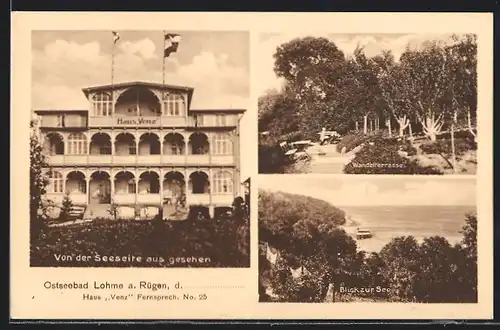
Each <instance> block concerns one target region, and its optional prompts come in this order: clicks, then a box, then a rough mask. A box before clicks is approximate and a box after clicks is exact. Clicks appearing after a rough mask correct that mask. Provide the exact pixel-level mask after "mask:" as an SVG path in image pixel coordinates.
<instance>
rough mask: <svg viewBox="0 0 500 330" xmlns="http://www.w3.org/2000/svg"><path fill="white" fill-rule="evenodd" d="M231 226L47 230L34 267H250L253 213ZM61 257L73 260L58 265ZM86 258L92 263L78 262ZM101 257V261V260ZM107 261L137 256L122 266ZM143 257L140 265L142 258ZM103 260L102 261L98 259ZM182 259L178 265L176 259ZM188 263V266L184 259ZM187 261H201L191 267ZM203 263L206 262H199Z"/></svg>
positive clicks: (104, 224) (34, 252)
mask: <svg viewBox="0 0 500 330" xmlns="http://www.w3.org/2000/svg"><path fill="white" fill-rule="evenodd" d="M234 214H239V216H240V217H242V219H237V217H238V215H234V217H233V219H231V220H229V221H221V222H217V223H216V222H214V221H168V222H166V221H162V220H161V213H159V214H158V215H157V217H156V218H155V219H153V220H151V221H148V220H141V221H136V220H129V221H113V220H108V219H95V220H94V221H93V222H91V223H81V224H73V225H68V226H61V227H48V228H46V229H45V230H44V231H43V232H42V233H41V234H40V235H39V236H38V237H37V238H36V239H35V240H34V241H33V242H32V244H31V247H30V265H31V266H32V267H210V268H213V267H250V231H249V226H250V225H249V221H248V214H247V213H245V212H243V213H242V212H234ZM59 256H70V258H69V259H66V260H62V259H60V260H58V259H57V258H58V257H59ZM82 256H88V259H87V260H85V261H83V260H81V259H80V260H78V259H77V258H81V257H82ZM98 256H100V257H98ZM104 256H108V257H109V256H112V257H127V256H130V257H134V258H135V260H131V259H126V260H121V261H119V262H116V261H108V262H105V261H104V260H103V257H104ZM138 257H140V258H142V260H141V261H138V260H137V258H138ZM99 258H100V260H99ZM176 258H177V261H176V260H175V259H176ZM179 258H184V261H182V260H179ZM187 258H196V260H198V262H196V260H192V261H191V262H186V260H187ZM199 258H203V262H199Z"/></svg>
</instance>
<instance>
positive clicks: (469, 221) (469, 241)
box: [461, 213, 477, 260]
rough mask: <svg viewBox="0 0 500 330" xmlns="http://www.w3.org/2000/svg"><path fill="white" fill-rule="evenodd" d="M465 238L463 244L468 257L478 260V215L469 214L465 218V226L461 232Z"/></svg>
mask: <svg viewBox="0 0 500 330" xmlns="http://www.w3.org/2000/svg"><path fill="white" fill-rule="evenodd" d="M461 233H462V235H463V238H462V241H461V244H462V246H463V248H464V250H465V251H466V253H467V257H468V258H470V259H472V260H477V215H476V214H475V213H469V214H466V216H465V225H464V226H463V227H462V231H461Z"/></svg>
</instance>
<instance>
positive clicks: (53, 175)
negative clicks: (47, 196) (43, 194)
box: [47, 171, 64, 193]
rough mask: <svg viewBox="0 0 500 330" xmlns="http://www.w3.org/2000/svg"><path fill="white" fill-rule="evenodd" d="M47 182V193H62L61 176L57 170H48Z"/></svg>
mask: <svg viewBox="0 0 500 330" xmlns="http://www.w3.org/2000/svg"><path fill="white" fill-rule="evenodd" d="M48 177H49V184H48V186H47V192H48V193H62V192H63V181H64V180H63V176H62V174H61V173H59V172H57V171H50V172H49V173H48Z"/></svg>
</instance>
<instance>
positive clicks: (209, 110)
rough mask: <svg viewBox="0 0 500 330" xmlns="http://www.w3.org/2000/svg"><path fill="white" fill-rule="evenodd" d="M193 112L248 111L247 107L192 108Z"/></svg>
mask: <svg viewBox="0 0 500 330" xmlns="http://www.w3.org/2000/svg"><path fill="white" fill-rule="evenodd" d="M190 111H193V112H234V113H243V112H245V111H247V110H246V109H224V108H223V109H190Z"/></svg>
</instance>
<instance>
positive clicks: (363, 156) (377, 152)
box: [344, 139, 443, 174]
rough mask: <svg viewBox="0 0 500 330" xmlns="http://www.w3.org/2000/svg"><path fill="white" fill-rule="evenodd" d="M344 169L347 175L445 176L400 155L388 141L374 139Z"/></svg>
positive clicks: (396, 146)
mask: <svg viewBox="0 0 500 330" xmlns="http://www.w3.org/2000/svg"><path fill="white" fill-rule="evenodd" d="M371 142H372V143H373V145H372V144H367V145H366V146H365V147H364V148H363V149H362V150H360V151H359V152H358V153H357V154H356V156H355V157H354V158H353V159H352V161H351V162H350V163H349V164H347V165H346V166H345V168H344V173H347V174H443V173H442V171H441V170H439V169H437V168H434V167H422V166H420V165H419V164H418V162H417V161H416V160H412V161H410V160H409V159H408V158H406V157H403V156H401V155H400V154H399V152H398V151H399V150H401V149H400V147H399V146H398V144H397V143H396V142H391V140H388V139H373V140H372V141H371Z"/></svg>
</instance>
